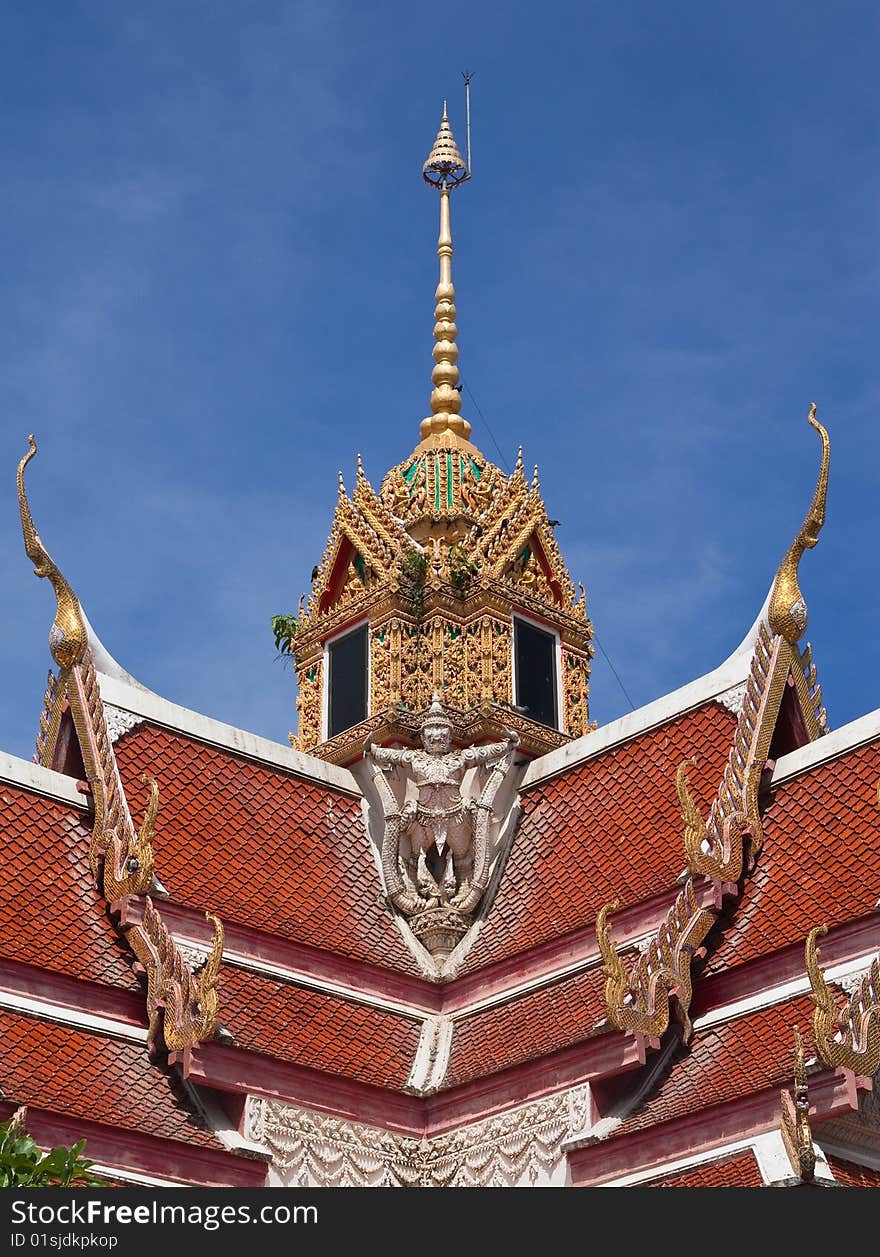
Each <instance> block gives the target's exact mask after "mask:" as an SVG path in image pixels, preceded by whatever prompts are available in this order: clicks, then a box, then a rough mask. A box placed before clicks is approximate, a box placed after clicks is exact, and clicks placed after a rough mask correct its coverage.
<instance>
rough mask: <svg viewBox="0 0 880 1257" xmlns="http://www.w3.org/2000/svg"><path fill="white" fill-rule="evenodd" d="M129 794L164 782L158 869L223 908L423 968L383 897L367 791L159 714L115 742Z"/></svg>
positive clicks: (187, 898)
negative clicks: (250, 752)
mask: <svg viewBox="0 0 880 1257" xmlns="http://www.w3.org/2000/svg"><path fill="white" fill-rule="evenodd" d="M115 750H116V758H117V761H118V764H119V769H120V772H121V774H122V778H123V782H124V784H125V789H126V792H127V793H128V795H129V798H130V799H131V798H136V797H139V795H140V794H142V793H143V787H142V785H141V784H140V774H141V773H142V772H147V773H150V774H152V775H153V776H154V777H155V778H156V779H157V780H158V782H159V788H160V792H161V793H160V801H161V808H160V812H159V819H158V821H157V827H156V840H155V848H156V872H157V875H158V876H159V878H160V879H161V881H162V884H163V885H164V886H165V888H166V889H167V891H168V893H169V894H170V895H171V897H172V898H173V899H175V900H176V901H177V902H179V903H182V904H187V905H189V906H191V907H195V908H209V909H210V910H211V911H212V912H216V913H217V915H218V916H220V917H221V918H226V919H228V920H230V921H237V922H239V923H240V924H243V925H250V926H254V927H255V928H257V929H261V930H268V931H270V932H272V933H275V934H279V935H281V936H282V937H284V938H288V939H293V940H295V941H297V942H302V943H308V944H310V945H312V946H314V947H322V948H327V949H329V950H331V951H335V952H338V953H341V954H342V955H346V956H350V957H354V958H357V959H361V960H368V961H372V962H373V963H375V964H382V965H385V966H386V967H389V968H397V969H403V970H405V971H407V972H416V971H417V970H416V965H415V962H414V960H413V958H412V956H411V955H410V953H409V952H408V951H407V949H406V947H405V946H404V944H403V942H402V940H401V938H400V935H399V933H398V931H397V928H396V927H395V925H394V924H393V922H392V919H391V914H390V912H389V910H388V908H387V907H386V906H385V903H384V895H383V891H382V885H381V881H380V879H379V874H378V870H377V868H376V863H375V860H374V857H373V853H372V851H371V849H370V845H369V842H368V839H367V835H366V831H365V829H364V824H363V820H362V817H361V809H360V802H359V800H358V799H354V798H349V797H347V796H346V795H342V794H338V793H336V792H335V791H333V790H331V789H329V788H327V787H325V786H322V785H319V784H317V783H314V782H309V781H302V780H299V779H298V778H295V777H292V776H290V775H289V774H288V773H284V772H281V771H279V770H277V769H272V768H270V767H268V766H267V765H265V764H259V763H255V762H253V761H251V760H248V759H244V758H241V757H239V756H236V755H232V754H230V753H229V752H228V751H223V750H219V749H218V748H217V747H211V746H204V745H202V744H201V743H199V742H195V741H194V740H193V739H191V738H188V737H185V736H184V735H183V734H179V733H171V732H169V731H168V730H166V729H160V728H156V727H155V726H153V725H149V724H141V725H137V726H135V728H134V729H132V730H131V731H130V732H128V733H127V734H125V735H123V737H122V738H120V740H119V741H118V742H117V744H116V747H115Z"/></svg>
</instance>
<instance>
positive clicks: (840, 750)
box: [771, 707, 880, 786]
mask: <svg viewBox="0 0 880 1257" xmlns="http://www.w3.org/2000/svg"><path fill="white" fill-rule="evenodd" d="M878 740H880V707H876V708H875V709H874V710H873V711H869V712H866V714H865V715H864V716H858V717H856V719H855V720H851V721H850V722H849V724H845V725H841V726H840V728H839V729H834V730H833V731H832V732H831V733H827V734H826V735H825V737H823V738H818V739H817V740H816V741H815V742H808V743H807V744H806V746H801V747H799V748H798V749H797V750H796V751H790V752H789V753H788V755H780V757H779V759H778V760H777V761H776V765H775V767H774V769H773V777H772V779H771V785H773V786H778V785H781V784H782V783H783V782H785V781H791V780H792V778H794V777H800V776H801V775H802V774H803V773H807V772H809V771H810V770H811V769H813V768H818V766H819V765H820V764H827V763H828V762H829V761H830V760H832V759H837V758H838V757H839V756H841V755H846V754H848V753H849V752H850V751H857V750H858V749H859V748H860V747H862V746H867V745H868V744H869V743H871V742H876V741H878Z"/></svg>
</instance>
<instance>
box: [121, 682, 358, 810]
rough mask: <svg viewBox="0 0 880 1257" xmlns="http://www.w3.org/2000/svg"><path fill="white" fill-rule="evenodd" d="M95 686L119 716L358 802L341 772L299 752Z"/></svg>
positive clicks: (143, 695)
mask: <svg viewBox="0 0 880 1257" xmlns="http://www.w3.org/2000/svg"><path fill="white" fill-rule="evenodd" d="M99 680H100V685H101V696H102V698H103V699H104V702H105V703H108V704H110V705H111V706H112V707H116V708H118V709H119V710H120V711H127V712H131V714H132V715H136V716H139V717H140V718H141V719H142V720H145V721H147V722H148V723H150V724H155V725H159V726H161V727H162V728H165V729H170V730H171V731H172V732H173V733H178V734H181V735H183V736H184V737H188V738H192V739H193V740H194V741H197V742H204V743H206V744H207V745H209V746H215V747H218V748H219V749H220V750H223V751H228V752H229V753H230V754H231V755H238V756H240V757H241V758H242V759H250V760H255V761H256V762H257V763H261V764H266V765H268V767H270V768H276V769H278V770H279V771H280V772H284V773H287V774H290V775H291V776H293V777H298V778H301V779H303V780H305V781H311V782H313V783H314V784H315V785H319V786H324V787H325V788H326V789H328V790H333V791H335V792H337V793H339V794H344V795H348V796H349V797H353V798H358V799H359V798H360V797H361V789H360V787H359V786H358V784H357V782H356V781H355V779H354V777H353V776H352V774H351V773H350V772H349V771H348V769H347V768H340V767H338V766H337V765H336V764H331V763H328V762H327V761H326V760H323V759H317V758H316V757H315V756H314V755H308V754H306V753H305V752H304V751H295V750H294V749H293V747H291V746H284V745H282V743H280V742H272V741H270V740H269V739H268V738H263V737H260V735H259V734H256V733H250V732H248V731H247V730H246V729H238V728H236V727H235V726H234V725H228V724H224V723H223V722H222V721H219V720H213V719H212V718H211V717H210V716H203V715H202V714H201V713H200V712H196V711H192V710H191V709H190V708H187V707H181V706H179V705H178V704H177V703H172V702H171V700H170V699H167V698H162V696H161V695H159V694H154V693H153V692H152V691H151V690H142V689H140V688H135V687H134V686H132V685H129V684H126V683H125V682H124V681H120V680H118V679H117V678H115V677H108V676H106V675H104V674H99Z"/></svg>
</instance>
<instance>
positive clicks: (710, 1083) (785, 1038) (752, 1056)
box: [614, 995, 815, 1136]
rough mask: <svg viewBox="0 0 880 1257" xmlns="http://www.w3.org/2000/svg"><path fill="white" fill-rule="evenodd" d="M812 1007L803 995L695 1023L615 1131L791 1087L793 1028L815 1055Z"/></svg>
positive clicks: (642, 1126)
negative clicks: (711, 1022)
mask: <svg viewBox="0 0 880 1257" xmlns="http://www.w3.org/2000/svg"><path fill="white" fill-rule="evenodd" d="M812 1012H813V1004H812V1001H811V1000H810V998H809V996H807V995H803V996H798V997H797V998H796V999H790V1000H786V1001H785V1002H784V1003H782V1004H775V1005H774V1006H773V1007H772V1008H764V1009H761V1010H760V1011H758V1012H754V1013H749V1014H747V1015H746V1016H744V1017H737V1018H736V1019H735V1020H733V1021H727V1022H724V1023H722V1024H720V1025H715V1026H709V1027H706V1028H703V1029H701V1028H699V1027H698V1028H697V1029H696V1030H695V1032H694V1037H693V1039H692V1040H691V1043H690V1049H689V1051H687V1052H683V1051H681V1050H680V1051H679V1052H677V1053H676V1055H675V1057H674V1059H673V1062H672V1064H671V1067H670V1068H669V1069H668V1070H667V1073H666V1074H665V1076H664V1077H663V1079H662V1081H661V1082H660V1083H659V1085H658V1086H657V1087H656V1088H655V1090H654V1091H653V1092H652V1093H651V1095H650V1096H649V1097H648V1099H647V1100H646V1101H645V1103H644V1104H642V1105H641V1106H640V1107H639V1109H638V1110H637V1111H636V1112H635V1113H634V1114H633V1115H632V1116H631V1117H629V1118H627V1119H626V1120H625V1121H624V1122H623V1124H622V1125H621V1126H619V1127H618V1128H617V1130H616V1131H615V1132H614V1133H615V1136H620V1135H622V1134H626V1133H628V1132H629V1131H633V1130H643V1129H645V1128H646V1127H648V1126H654V1125H657V1124H658V1123H660V1122H668V1121H670V1120H671V1119H672V1118H676V1117H681V1116H682V1115H683V1114H685V1113H694V1112H697V1111H698V1110H699V1109H703V1108H709V1107H710V1106H711V1105H715V1104H722V1103H724V1102H726V1101H729V1100H735V1099H737V1098H742V1097H743V1096H747V1095H750V1094H753V1093H754V1092H757V1091H763V1090H765V1089H766V1088H767V1087H780V1088H781V1087H786V1086H787V1087H789V1088H791V1087H793V1085H794V1084H793V1073H794V1060H793V1044H794V1036H793V1027H794V1026H800V1029H801V1033H802V1035H803V1040H804V1052H805V1055H806V1059H807V1060H809V1059H810V1057H811V1056H814V1055H815V1047H814V1044H813V1032H812V1024H811V1018H812ZM650 1067H651V1057H650V1056H649V1057H648V1064H647V1068H649V1069H650Z"/></svg>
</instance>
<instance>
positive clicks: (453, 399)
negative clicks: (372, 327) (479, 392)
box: [420, 101, 471, 440]
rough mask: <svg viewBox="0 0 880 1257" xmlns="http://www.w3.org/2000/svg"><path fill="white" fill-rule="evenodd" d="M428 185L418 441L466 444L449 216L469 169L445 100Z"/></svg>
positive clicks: (428, 163)
mask: <svg viewBox="0 0 880 1257" xmlns="http://www.w3.org/2000/svg"><path fill="white" fill-rule="evenodd" d="M422 175H423V177H424V179H425V182H426V183H429V184H430V185H431V187H433V188H438V189H439V191H440V236H439V239H438V241H437V256H438V258H439V259H440V282H439V284H438V285H437V291H436V293H435V294H434V295H435V298H436V303H437V304H436V306H435V308H434V340H435V341H436V344H435V345H434V369H433V371H432V372H431V379H432V380H433V382H434V388H433V391H432V393H431V414H430V416H429V417H428V418H427V419H423V420H422V423H421V428H420V435H421V437H422V440H424V439H425V438H426V437H430V436H439V435H440V434H441V433H443V434H445V433H449V432H454V433H455V434H456V435H457V436H460V437H463V438H464V439H465V440H467V439H468V437H469V436H470V431H471V425H470V424H469V423H468V421H467V419H464V418H463V417H462V416H461V415H460V414H459V411H460V410H461V391H460V388H459V387H458V380H459V375H458V366H457V365H456V364H457V362H458V345H457V344H456V343H455V338H456V336H457V335H458V328H457V327H456V325H455V286H454V284H453V282H452V228H451V226H450V218H449V194H450V192H451V191H452V189H453V188H457V187H458V185H459V184H460V183H463V182H464V181H465V180H466V179H467V178H469V172H468V168H467V166H466V165H465V162H464V160H463V158H462V156H461V153H460V152H459V151H458V145H457V144H456V143H455V137H454V136H453V134H452V128H451V127H450V125H449V120H448V118H447V116H446V102H445V101H444V102H443V120H442V121H441V123H440V130H439V131H438V132H437V138H436V140H435V141H434V147H433V148H432V149H431V152H430V154H429V156H428V160H427V161H426V162H425V164H424V166H423V167H422Z"/></svg>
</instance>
